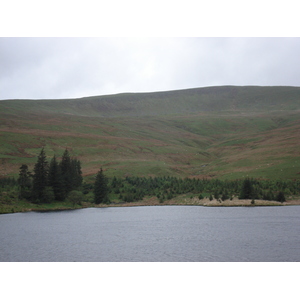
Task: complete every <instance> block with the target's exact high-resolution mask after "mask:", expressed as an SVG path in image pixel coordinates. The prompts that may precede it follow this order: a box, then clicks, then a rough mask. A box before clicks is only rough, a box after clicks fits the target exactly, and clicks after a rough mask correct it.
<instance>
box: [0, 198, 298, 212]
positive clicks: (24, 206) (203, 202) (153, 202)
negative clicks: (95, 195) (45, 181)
mask: <svg viewBox="0 0 300 300" xmlns="http://www.w3.org/2000/svg"><path fill="white" fill-rule="evenodd" d="M158 205H160V206H161V205H195V206H207V207H238V206H241V207H246V206H247V207H255V206H286V205H300V198H296V197H291V198H289V199H287V201H286V202H284V203H280V202H277V201H268V200H261V199H256V200H254V203H253V202H252V200H249V199H238V198H233V199H232V200H225V201H222V200H216V199H214V200H209V199H208V198H204V199H199V198H198V197H193V196H192V195H180V196H178V197H175V198H173V199H169V200H165V201H161V200H159V199H158V198H157V197H145V198H144V199H143V200H140V201H136V202H130V203H128V202H122V201H115V202H112V203H111V204H99V205H95V204H94V203H91V202H83V203H81V205H79V204H75V205H74V204H73V203H70V202H63V203H62V202H55V203H49V204H47V203H46V204H33V203H29V202H26V201H19V202H14V203H10V204H2V205H0V214H6V213H17V212H29V211H37V212H47V211H62V210H73V209H81V208H88V207H98V208H101V207H133V206H158Z"/></svg>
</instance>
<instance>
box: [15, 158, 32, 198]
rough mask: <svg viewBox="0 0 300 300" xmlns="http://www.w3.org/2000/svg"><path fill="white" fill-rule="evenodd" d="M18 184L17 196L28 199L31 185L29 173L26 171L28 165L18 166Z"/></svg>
mask: <svg viewBox="0 0 300 300" xmlns="http://www.w3.org/2000/svg"><path fill="white" fill-rule="evenodd" d="M18 184H19V187H20V194H19V197H20V198H26V199H29V198H30V194H31V185H32V182H31V173H30V172H29V171H28V166H27V165H25V164H23V165H22V166H21V167H20V172H19V178H18Z"/></svg>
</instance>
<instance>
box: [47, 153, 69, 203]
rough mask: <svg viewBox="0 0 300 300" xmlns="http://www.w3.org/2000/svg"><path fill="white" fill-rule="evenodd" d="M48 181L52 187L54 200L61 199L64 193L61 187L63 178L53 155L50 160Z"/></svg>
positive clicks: (63, 197)
mask: <svg viewBox="0 0 300 300" xmlns="http://www.w3.org/2000/svg"><path fill="white" fill-rule="evenodd" d="M48 183H49V186H51V187H52V189H53V192H54V197H55V200H56V201H63V200H64V199H65V196H66V195H65V191H64V187H63V178H62V174H61V170H60V166H59V164H58V162H57V160H56V156H55V155H54V156H53V158H52V159H51V161H50V166H49V175H48Z"/></svg>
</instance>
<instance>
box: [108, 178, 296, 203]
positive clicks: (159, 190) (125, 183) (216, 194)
mask: <svg viewBox="0 0 300 300" xmlns="http://www.w3.org/2000/svg"><path fill="white" fill-rule="evenodd" d="M109 187H110V192H111V193H114V194H119V198H120V199H122V200H123V201H126V202H133V201H136V200H140V199H142V198H143V197H144V196H146V195H147V196H156V197H157V198H158V199H160V200H161V201H164V200H165V199H172V198H174V197H175V196H177V195H181V194H187V193H191V194H196V195H199V198H203V197H204V195H206V196H207V197H209V198H210V199H211V200H212V199H220V200H226V199H232V198H233V197H239V198H240V199H264V200H276V201H280V202H283V201H285V195H297V194H299V193H300V183H299V181H292V180H286V181H284V180H277V181H272V180H257V179H253V178H247V179H244V180H219V179H195V178H194V179H191V178H184V179H182V178H177V177H170V176H166V177H149V178H146V177H126V178H125V179H122V178H116V177H114V178H113V179H112V180H111V182H110V184H109Z"/></svg>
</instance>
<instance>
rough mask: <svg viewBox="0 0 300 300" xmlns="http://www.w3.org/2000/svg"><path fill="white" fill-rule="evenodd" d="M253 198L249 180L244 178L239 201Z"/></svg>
mask: <svg viewBox="0 0 300 300" xmlns="http://www.w3.org/2000/svg"><path fill="white" fill-rule="evenodd" d="M252 196H253V188H252V184H251V180H250V179H249V178H246V179H245V180H244V182H243V186H242V189H241V192H240V195H239V198H240V199H252Z"/></svg>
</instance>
